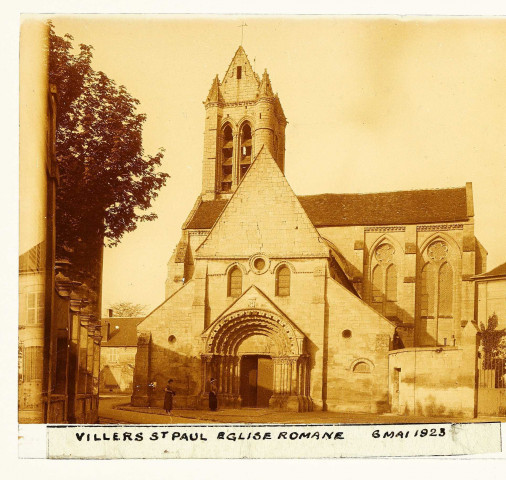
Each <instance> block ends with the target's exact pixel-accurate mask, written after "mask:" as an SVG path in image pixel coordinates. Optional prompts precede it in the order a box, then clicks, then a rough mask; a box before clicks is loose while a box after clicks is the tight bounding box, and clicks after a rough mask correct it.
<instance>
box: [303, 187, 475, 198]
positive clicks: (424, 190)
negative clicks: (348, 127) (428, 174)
mask: <svg viewBox="0 0 506 480" xmlns="http://www.w3.org/2000/svg"><path fill="white" fill-rule="evenodd" d="M465 189H466V187H465V186H463V187H439V188H412V189H410V190H388V191H382V192H358V193H331V192H326V193H309V194H306V195H297V197H320V196H323V195H353V196H356V195H378V194H382V193H404V192H434V191H445V190H465Z"/></svg>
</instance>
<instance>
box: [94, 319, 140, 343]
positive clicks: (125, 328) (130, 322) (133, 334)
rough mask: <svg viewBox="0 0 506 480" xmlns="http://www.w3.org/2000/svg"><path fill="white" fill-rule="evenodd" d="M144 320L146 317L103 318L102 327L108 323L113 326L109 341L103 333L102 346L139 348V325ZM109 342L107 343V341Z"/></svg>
mask: <svg viewBox="0 0 506 480" xmlns="http://www.w3.org/2000/svg"><path fill="white" fill-rule="evenodd" d="M142 320H144V317H106V318H102V326H103V327H105V326H106V324H107V323H109V324H110V325H111V327H110V330H109V339H106V338H105V335H106V333H105V328H104V330H102V331H103V335H104V337H103V338H102V345H103V346H104V347H136V346H137V325H138V324H139V323H141V322H142ZM106 340H107V341H106Z"/></svg>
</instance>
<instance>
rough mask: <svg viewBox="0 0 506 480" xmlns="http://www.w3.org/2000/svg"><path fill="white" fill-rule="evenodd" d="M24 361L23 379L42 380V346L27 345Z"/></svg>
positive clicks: (29, 380) (26, 380) (28, 380)
mask: <svg viewBox="0 0 506 480" xmlns="http://www.w3.org/2000/svg"><path fill="white" fill-rule="evenodd" d="M24 357H25V361H24V362H23V367H24V368H23V380H24V381H25V382H34V381H37V380H42V347H26V348H25V355H24Z"/></svg>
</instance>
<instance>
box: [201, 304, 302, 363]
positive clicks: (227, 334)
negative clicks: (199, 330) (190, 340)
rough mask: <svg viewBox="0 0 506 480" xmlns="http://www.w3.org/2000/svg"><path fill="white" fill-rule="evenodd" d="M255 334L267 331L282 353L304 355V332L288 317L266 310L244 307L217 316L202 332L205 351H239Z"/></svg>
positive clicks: (211, 352) (266, 333)
mask: <svg viewBox="0 0 506 480" xmlns="http://www.w3.org/2000/svg"><path fill="white" fill-rule="evenodd" d="M252 335H265V336H267V337H269V338H270V339H271V340H272V341H273V342H274V343H275V344H276V347H277V350H278V352H279V353H280V354H281V355H297V356H298V355H301V354H302V353H303V351H302V349H303V339H304V334H303V333H302V332H301V331H300V330H299V329H298V328H297V327H296V326H295V325H294V324H293V323H292V322H291V321H290V320H288V319H287V318H284V317H282V316H280V315H277V314H275V313H273V312H268V311H264V310H257V309H254V310H253V309H252V310H241V311H238V312H233V313H231V314H229V315H227V316H225V317H224V318H222V319H220V320H218V321H217V322H215V323H214V324H213V325H211V326H210V327H209V329H208V330H206V331H205V332H204V333H203V334H202V338H203V340H204V342H205V353H209V354H214V355H236V354H237V350H238V348H239V346H240V345H241V343H242V342H243V341H244V340H246V338H248V337H250V336H252Z"/></svg>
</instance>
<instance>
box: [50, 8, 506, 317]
mask: <svg viewBox="0 0 506 480" xmlns="http://www.w3.org/2000/svg"><path fill="white" fill-rule="evenodd" d="M243 21H246V23H247V25H248V26H247V27H245V28H244V40H243V47H244V48H245V50H246V53H247V54H248V57H249V59H250V62H251V64H252V65H253V66H254V69H255V71H257V72H259V73H261V72H263V70H264V68H267V70H268V72H269V75H270V79H271V82H272V86H273V89H274V91H275V92H277V93H278V95H279V97H280V100H281V104H282V106H283V109H284V112H285V114H286V116H287V118H288V125H287V128H286V170H285V174H286V177H287V179H288V181H289V183H290V185H291V187H292V188H293V190H294V191H295V192H296V193H297V194H299V195H302V194H316V193H353V192H359V193H365V192H380V191H393V190H410V189H418V188H446V187H462V186H464V185H465V183H466V182H472V183H473V193H474V205H475V222H476V228H475V234H476V236H477V237H478V239H479V240H480V241H481V243H482V244H483V245H484V246H485V248H486V249H487V250H488V252H489V256H488V268H489V269H491V268H493V267H495V266H496V265H498V264H500V263H503V262H504V261H506V202H505V201H504V198H503V197H504V192H505V191H506V95H505V92H506V42H505V41H504V39H505V38H506V20H505V19H469V18H468V19H465V18H460V19H456V18H454V19H435V18H431V19H429V18H427V17H425V18H422V17H415V18H413V17H412V18H406V17H402V18H401V17H389V18H385V17H383V18H380V17H317V16H308V15H305V16H303V17H302V16H300V17H270V18H266V17H252V16H249V17H233V16H228V17H218V16H214V17H209V16H208V17H203V16H202V17H198V18H195V17H193V18H191V19H190V18H189V17H187V16H182V15H180V16H177V17H175V16H142V15H124V16H115V17H112V16H109V17H101V16H98V15H93V16H70V17H53V23H54V25H55V28H56V32H57V33H58V34H60V35H62V34H64V33H70V34H71V35H73V37H74V39H75V44H79V43H85V44H91V45H93V47H94V60H93V66H94V68H95V69H96V70H102V71H104V72H105V73H106V74H107V75H108V76H109V77H110V78H112V79H114V80H115V81H116V82H117V83H118V84H122V85H125V86H126V88H127V90H128V91H129V92H130V93H131V94H132V95H133V96H134V97H136V98H138V99H139V100H140V106H139V111H140V112H142V113H145V114H146V115H147V121H146V123H145V127H144V136H143V142H144V149H145V151H146V153H149V154H154V153H156V151H157V150H158V148H160V147H163V148H165V158H164V161H163V164H162V167H161V170H163V171H165V172H167V173H169V174H170V176H171V178H170V179H169V180H168V182H167V184H166V186H165V187H164V188H163V189H162V190H161V192H160V195H159V197H158V198H157V199H156V201H155V202H154V203H153V211H154V212H155V213H157V215H158V219H157V220H156V221H154V222H148V223H142V224H140V225H139V227H138V228H137V230H136V231H134V232H132V233H129V234H127V235H125V237H124V239H123V241H122V243H121V244H120V245H119V246H118V247H115V248H112V249H106V250H105V255H104V278H103V306H104V309H105V308H107V306H108V305H110V304H112V303H115V302H119V301H131V302H133V303H141V304H146V305H148V311H149V310H150V309H152V308H155V307H156V306H157V305H159V304H160V303H161V302H162V301H163V299H164V282H165V277H166V269H167V266H166V265H167V261H168V260H169V258H170V256H171V254H172V252H173V250H174V248H175V246H176V244H177V242H178V240H179V238H180V235H181V225H182V223H183V222H184V220H185V219H186V217H187V215H188V213H189V211H190V209H191V208H192V206H193V204H194V202H195V200H196V198H197V196H198V194H199V193H200V188H201V165H202V157H203V130H204V106H203V104H202V102H203V100H205V98H206V96H207V93H208V91H209V88H210V86H211V82H212V80H213V77H214V76H215V75H216V74H218V75H219V77H220V79H222V78H223V75H224V73H225V71H226V69H227V67H228V65H229V63H230V61H231V59H232V57H233V55H234V53H235V51H236V49H237V48H238V46H239V44H240V43H241V28H239V27H238V26H239V25H240V24H241V23H242V22H243Z"/></svg>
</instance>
